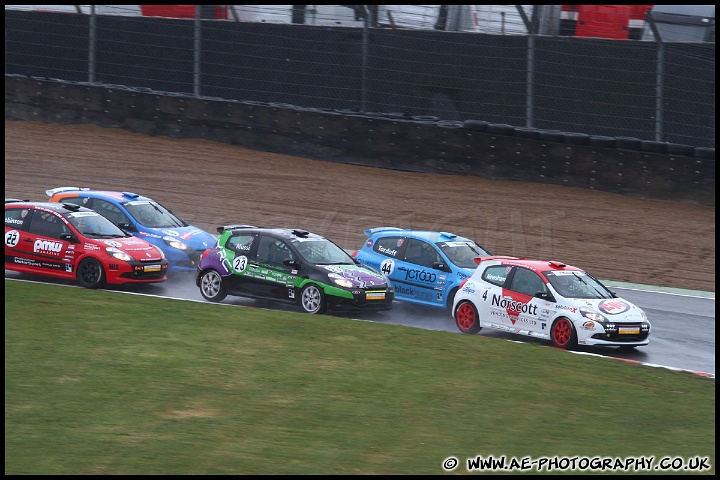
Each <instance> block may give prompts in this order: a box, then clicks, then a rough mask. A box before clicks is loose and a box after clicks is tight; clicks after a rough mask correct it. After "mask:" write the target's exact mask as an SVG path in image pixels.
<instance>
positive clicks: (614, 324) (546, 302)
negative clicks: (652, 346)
mask: <svg viewBox="0 0 720 480" xmlns="http://www.w3.org/2000/svg"><path fill="white" fill-rule="evenodd" d="M476 263H477V265H478V266H477V268H476V269H475V271H474V272H473V274H472V276H471V277H470V278H468V279H467V280H466V281H465V282H464V283H463V284H462V285H461V287H460V290H459V291H458V293H457V295H456V296H455V301H454V303H453V309H452V315H453V317H454V319H455V323H456V324H457V327H458V329H460V331H461V332H463V333H468V334H475V333H478V332H479V331H480V330H481V329H482V328H492V329H495V330H502V331H505V332H510V333H514V334H519V335H526V336H530V337H536V338H541V339H546V340H550V341H551V342H552V343H553V345H554V346H556V347H559V348H564V349H572V348H574V347H576V346H577V345H589V346H591V345H595V346H609V347H622V348H628V349H632V348H635V347H639V346H643V345H647V344H648V343H649V339H648V338H649V335H650V322H649V321H648V318H647V315H646V314H645V312H644V311H643V310H642V309H641V308H639V307H637V306H636V305H634V304H632V303H630V302H628V301H627V300H624V299H622V298H619V297H618V296H617V295H616V294H615V293H614V292H612V291H610V290H609V289H608V288H607V287H606V286H605V285H603V284H602V283H601V282H600V281H599V280H597V279H596V278H594V277H593V276H592V275H590V274H589V273H588V272H586V271H584V270H582V269H580V268H577V267H573V266H572V265H566V264H564V263H562V262H557V261H545V260H527V259H524V258H518V257H504V256H491V257H480V258H477V259H476Z"/></svg>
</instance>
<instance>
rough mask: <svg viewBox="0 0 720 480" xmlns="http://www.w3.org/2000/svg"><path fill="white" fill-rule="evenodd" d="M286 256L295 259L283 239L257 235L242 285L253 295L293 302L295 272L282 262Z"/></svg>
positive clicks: (286, 258)
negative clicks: (255, 248) (255, 246)
mask: <svg viewBox="0 0 720 480" xmlns="http://www.w3.org/2000/svg"><path fill="white" fill-rule="evenodd" d="M288 259H290V260H299V259H298V258H297V256H296V255H295V254H294V253H293V250H292V249H291V248H290V247H289V246H288V243H287V242H286V241H285V240H283V239H281V238H277V237H274V236H272V235H262V234H261V235H259V237H258V241H257V250H256V251H255V255H254V256H251V258H250V260H249V263H248V267H247V274H246V277H247V278H246V284H245V288H246V289H247V290H248V291H250V292H252V293H253V294H254V295H255V296H260V297H269V298H274V299H277V300H288V301H294V300H295V293H296V292H295V288H294V282H295V279H296V278H297V272H296V271H295V270H293V267H291V266H288V265H285V264H284V263H283V262H284V261H285V260H288ZM293 272H294V273H293Z"/></svg>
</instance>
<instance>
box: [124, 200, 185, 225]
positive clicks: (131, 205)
mask: <svg viewBox="0 0 720 480" xmlns="http://www.w3.org/2000/svg"><path fill="white" fill-rule="evenodd" d="M123 206H124V207H125V209H126V210H127V211H128V213H130V215H132V216H133V218H135V220H137V221H138V223H140V225H142V226H143V227H148V228H177V227H186V226H187V223H185V222H183V221H182V220H180V219H179V218H178V217H176V216H175V215H174V214H173V213H172V212H171V211H170V210H168V209H167V208H165V207H163V206H162V205H160V204H159V203H157V202H151V201H147V200H145V201H139V200H136V201H132V202H125V203H124V204H123Z"/></svg>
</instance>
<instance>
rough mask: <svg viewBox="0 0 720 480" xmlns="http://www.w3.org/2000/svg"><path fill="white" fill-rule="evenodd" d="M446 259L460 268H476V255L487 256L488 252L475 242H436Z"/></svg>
mask: <svg viewBox="0 0 720 480" xmlns="http://www.w3.org/2000/svg"><path fill="white" fill-rule="evenodd" d="M437 245H438V247H440V250H442V251H443V253H444V254H445V255H447V257H448V259H449V260H450V261H451V262H452V263H454V264H455V265H457V266H458V267H460V268H476V267H477V264H476V263H475V259H476V258H477V257H487V256H489V255H490V252H488V251H487V250H485V249H484V248H482V247H481V246H480V245H478V244H476V243H475V242H469V241H461V242H440V243H438V244H437Z"/></svg>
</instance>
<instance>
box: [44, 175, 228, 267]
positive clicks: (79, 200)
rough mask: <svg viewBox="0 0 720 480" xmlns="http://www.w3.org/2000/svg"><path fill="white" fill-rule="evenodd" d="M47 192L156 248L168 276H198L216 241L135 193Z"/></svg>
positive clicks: (54, 199) (52, 198)
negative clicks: (204, 256)
mask: <svg viewBox="0 0 720 480" xmlns="http://www.w3.org/2000/svg"><path fill="white" fill-rule="evenodd" d="M46 193H47V194H48V195H50V201H52V202H61V203H74V204H78V205H83V206H85V207H89V208H91V209H93V210H95V211H97V212H98V213H100V214H101V215H103V216H104V217H106V218H107V219H109V220H110V221H111V222H113V223H114V224H115V225H118V226H119V227H120V228H122V229H123V230H124V231H126V232H128V233H130V234H132V235H133V236H136V237H139V238H142V239H143V240H146V241H148V242H150V243H152V244H153V245H156V246H157V247H159V248H160V249H161V250H162V252H163V253H164V254H165V258H167V260H168V263H169V268H168V274H172V273H179V272H192V273H195V271H196V269H197V264H198V262H199V261H200V256H201V255H202V254H203V252H204V251H205V250H206V249H208V248H211V247H212V246H214V245H215V242H216V241H217V239H216V237H215V236H214V235H212V234H211V233H209V232H207V231H205V230H202V229H200V228H198V227H195V226H192V225H188V224H187V223H186V222H185V221H184V220H182V219H181V218H179V217H177V216H176V215H175V214H173V213H172V212H171V211H170V210H168V209H167V208H165V207H164V206H162V205H161V204H159V203H158V202H156V201H154V200H152V199H151V198H148V197H144V196H142V195H138V194H136V193H132V192H118V191H106V190H90V189H86V188H76V187H60V188H55V189H52V190H47V191H46Z"/></svg>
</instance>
